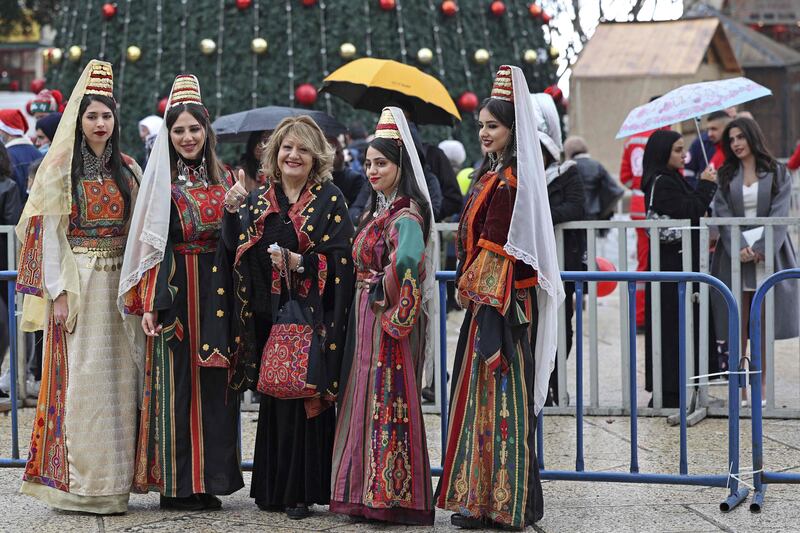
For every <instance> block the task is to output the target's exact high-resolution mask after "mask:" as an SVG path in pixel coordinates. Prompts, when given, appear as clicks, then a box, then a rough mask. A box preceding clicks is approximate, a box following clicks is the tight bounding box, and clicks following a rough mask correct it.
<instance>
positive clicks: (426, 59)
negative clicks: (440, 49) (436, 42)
mask: <svg viewBox="0 0 800 533" xmlns="http://www.w3.org/2000/svg"><path fill="white" fill-rule="evenodd" d="M417 59H418V60H419V62H420V63H422V64H423V65H430V64H431V61H433V52H432V51H431V49H430V48H420V49H419V50H417Z"/></svg>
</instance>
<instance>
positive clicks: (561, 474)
mask: <svg viewBox="0 0 800 533" xmlns="http://www.w3.org/2000/svg"><path fill="white" fill-rule="evenodd" d="M436 278H437V279H438V280H439V283H440V294H442V289H441V287H444V285H445V283H444V282H446V281H448V280H452V279H454V273H453V272H437V275H436ZM561 278H562V280H563V281H572V282H576V283H575V291H576V301H578V302H580V301H581V299H582V296H583V282H598V281H617V282H625V283H627V289H628V293H629V296H630V297H629V300H628V301H629V302H630V306H629V309H628V317H629V320H628V323H629V335H630V342H629V346H630V354H629V357H630V368H631V372H630V380H629V383H628V386H629V387H630V398H631V409H630V431H631V450H630V472H591V471H586V470H585V464H584V443H583V410H584V408H583V309H582V306H581V305H576V306H575V312H576V334H575V341H576V342H575V357H576V360H575V365H576V372H577V377H576V386H577V392H576V396H577V397H576V403H577V405H576V430H577V438H576V451H575V471H567V470H546V469H545V468H544V436H543V435H544V431H543V428H544V418H545V417H544V416H542V415H543V414H544V412H542V413H540V415H539V417H538V421H537V424H538V428H537V435H536V437H537V439H536V442H537V455H538V460H539V466H540V469H541V477H542V479H554V480H568V481H610V482H622V483H658V484H677V485H699V486H709V487H729V489H730V492H729V494H728V497H727V498H726V499H725V501H724V502H722V503H721V504H720V510H722V511H729V510H731V509H733V508H734V507H735V506H736V505H738V504H739V503H741V502H742V501H743V500H744V499H745V498H746V497H747V494H748V489H747V488H742V489H739V487H738V481H737V480H736V479H735V478H734V477H731V476H730V475H729V471H730V472H734V473H738V472H739V402H738V389H739V387H740V386H741V382H742V380H740V379H739V375H738V374H730V375H729V376H728V378H729V379H728V404H729V417H728V466H729V469H730V470H728V469H726V471H725V473H724V474H716V475H714V474H706V475H693V474H689V471H688V470H689V469H688V450H687V435H686V432H687V422H686V388H685V387H686V382H687V378H686V361H685V359H686V354H685V351H686V350H685V343H684V339H685V337H686V332H685V331H684V316H685V313H686V309H685V298H684V295H685V294H686V284H687V283H692V282H699V283H707V284H708V285H710V286H712V287H714V288H715V289H717V290H718V291H719V292H720V293H721V294H722V296H723V297H724V299H725V302H726V304H727V306H728V329H729V348H730V355H731V358H732V360H733V361H737V360H738V358H739V336H738V332H739V311H738V307H737V305H736V300H735V299H734V297H733V295H732V294H731V292H730V290H729V289H728V288H727V287H726V286H725V284H724V283H722V282H721V281H720V280H718V279H717V278H714V277H712V276H709V275H708V274H701V273H693V272H686V273H685V272H562V273H561ZM654 281H658V282H673V283H677V284H678V302H679V320H678V321H679V324H680V326H679V335H680V339H679V345H680V353H679V358H680V359H679V383H681V384H682V387H681V388H680V395H679V405H680V452H679V453H680V455H679V461H678V462H679V474H655V473H640V472H639V458H638V425H637V422H638V416H637V401H636V392H637V391H636V298H635V291H636V282H654ZM442 309H446V307H445V306H444V304H442ZM443 315H444V313H442V316H443ZM445 324H446V321H445V319H444V318H442V344H441V353H440V358H441V363H442V367H443V369H445V368H447V366H446V358H447V355H446V354H447V345H446V329H445ZM443 374H444V372H443ZM454 379H456V377H455V376H454ZM440 394H442V395H443V396H442V404H443V405H447V398H446V397H445V395H446V394H447V391H446V389H445V387H441V390H440ZM443 415H446V413H443ZM442 423H443V424H444V423H445V422H444V416H443V419H442ZM445 444H446V436H445V434H444V432H443V433H442V456H444V454H445V450H446V446H445ZM439 470H440V469H439Z"/></svg>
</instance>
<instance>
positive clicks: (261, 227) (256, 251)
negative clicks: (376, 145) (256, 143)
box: [203, 181, 353, 510]
mask: <svg viewBox="0 0 800 533" xmlns="http://www.w3.org/2000/svg"><path fill="white" fill-rule="evenodd" d="M352 238H353V225H352V223H351V222H350V218H349V217H348V215H347V204H346V203H345V200H344V196H343V195H342V193H341V191H340V190H339V189H338V188H337V187H336V186H335V185H333V183H331V182H330V181H325V182H323V183H321V184H315V183H312V182H311V181H309V182H308V184H307V185H306V187H305V188H304V189H303V191H302V192H301V193H300V196H299V197H298V200H297V202H295V203H294V204H290V203H289V199H288V198H287V197H286V195H285V194H284V192H283V189H282V188H281V186H280V185H279V184H273V183H268V184H266V185H263V186H261V187H259V188H258V189H256V190H254V191H252V192H251V193H250V195H249V196H248V197H247V199H246V201H245V203H244V205H243V206H242V208H241V209H240V210H239V213H238V215H237V214H229V213H228V214H226V215H225V220H224V225H223V239H224V242H225V245H226V248H227V249H228V250H231V251H235V255H234V258H233V262H232V266H228V265H227V264H225V259H226V258H225V256H224V254H218V256H217V257H218V261H219V262H218V265H217V266H218V270H217V273H215V275H214V277H212V285H211V287H212V288H213V289H214V290H213V291H212V292H213V293H214V294H217V295H219V294H220V292H219V289H223V290H222V293H224V294H227V295H231V296H230V297H228V298H216V300H215V303H214V305H213V306H212V307H219V309H220V310H222V311H223V313H224V315H225V316H227V317H233V321H232V322H231V323H230V328H231V329H230V332H227V331H225V329H224V327H223V328H217V329H216V330H215V331H213V332H209V337H208V340H207V341H205V340H204V341H203V342H204V344H208V345H209V351H210V352H220V353H231V354H234V355H233V356H234V358H235V373H234V375H233V376H232V378H231V387H233V388H234V389H237V390H241V389H243V388H245V387H251V388H255V384H256V382H257V381H258V372H259V364H260V361H261V354H262V350H263V347H264V344H265V343H266V341H267V338H268V337H269V332H270V328H271V327H272V321H273V316H272V298H277V299H278V300H279V302H280V304H281V305H282V304H283V303H284V302H285V301H286V299H287V296H288V294H287V291H286V287H285V284H283V285H282V282H281V279H280V274H279V272H278V271H277V270H273V268H272V263H271V260H270V255H269V251H268V248H269V246H270V245H271V244H273V243H277V244H278V245H279V246H281V247H284V248H287V249H289V250H290V251H292V252H295V253H300V254H302V256H303V269H304V270H303V272H302V273H299V272H296V273H293V274H292V280H293V285H294V286H293V297H294V298H295V299H297V300H298V301H299V302H300V303H301V305H307V306H309V307H310V308H311V312H312V314H313V321H314V323H315V324H316V329H317V330H318V331H321V332H323V333H324V335H325V342H324V348H323V350H322V351H321V357H322V360H323V363H322V364H321V365H320V366H322V375H323V378H322V380H321V381H322V383H323V385H322V386H318V390H319V391H320V393H321V396H320V397H319V398H312V399H305V400H303V399H299V400H281V399H277V398H273V397H270V396H266V395H262V397H261V406H260V409H259V414H258V428H257V432H256V444H255V455H254V460H253V478H252V485H251V488H250V496H251V497H252V498H254V499H255V501H256V504H258V505H259V506H260V507H262V508H280V509H281V510H282V509H284V508H285V507H287V506H294V505H296V504H301V503H305V504H308V505H311V504H315V503H316V504H323V505H327V504H328V501H329V499H330V479H331V478H330V476H331V453H332V448H333V437H334V429H335V425H336V414H335V412H334V409H333V408H332V405H333V400H334V399H335V398H336V394H337V393H338V389H339V373H340V366H341V354H342V350H343V348H344V340H345V333H346V331H345V329H346V324H347V322H346V320H347V311H348V309H349V306H350V304H351V303H352V295H353V266H352V262H351V259H350V250H351V246H352Z"/></svg>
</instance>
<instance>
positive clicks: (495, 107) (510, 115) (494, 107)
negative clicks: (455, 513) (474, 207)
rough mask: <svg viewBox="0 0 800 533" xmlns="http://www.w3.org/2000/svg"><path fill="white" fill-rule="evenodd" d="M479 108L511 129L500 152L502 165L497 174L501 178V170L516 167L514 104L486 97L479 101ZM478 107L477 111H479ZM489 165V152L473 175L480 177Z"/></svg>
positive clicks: (488, 168)
mask: <svg viewBox="0 0 800 533" xmlns="http://www.w3.org/2000/svg"><path fill="white" fill-rule="evenodd" d="M480 109H486V110H487V111H488V112H489V113H491V114H492V116H493V117H494V118H496V119H497V122H499V123H500V124H502V125H503V126H505V127H506V128H508V129H510V130H511V135H510V136H509V138H508V144H506V147H505V149H504V150H503V154H502V156H503V166H502V167H501V168H500V169H498V171H497V175H498V176H500V178H501V179H502V177H503V171H504V170H505V169H506V168H508V167H511V169H512V170H516V168H517V151H516V146H517V132H516V128H514V104H513V103H511V102H507V101H505V100H500V99H499V98H487V99H486V100H484V101H483V102H481V107H480ZM480 109H479V110H478V111H480ZM491 166H492V162H491V160H490V159H489V154H486V155H485V156H484V157H483V163H481V166H480V168H479V169H478V172H477V173H475V176H476V177H478V178H480V177H481V176H483V175H484V174H486V173H487V172H488V171H489V170H490V168H491Z"/></svg>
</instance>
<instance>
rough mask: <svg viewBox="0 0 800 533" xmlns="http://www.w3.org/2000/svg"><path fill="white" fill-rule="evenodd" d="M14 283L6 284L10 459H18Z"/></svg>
mask: <svg viewBox="0 0 800 533" xmlns="http://www.w3.org/2000/svg"><path fill="white" fill-rule="evenodd" d="M14 285H15V283H14V281H13V280H9V281H7V282H6V290H7V291H8V292H7V294H8V341H9V348H10V350H9V354H10V357H9V362H8V363H9V368H10V370H11V375H10V377H11V389H10V390H9V395H10V396H11V457H12V459H19V420H18V414H17V409H18V408H19V402H18V399H17V358H18V354H17V348H18V346H17V314H16V311H17V310H16V305H15V299H14V298H15V296H16V294H15V286H14Z"/></svg>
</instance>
